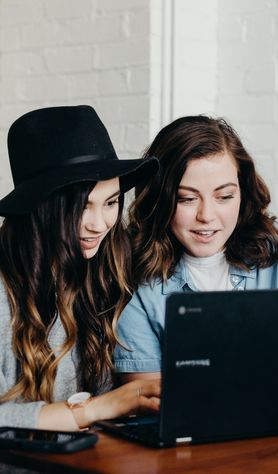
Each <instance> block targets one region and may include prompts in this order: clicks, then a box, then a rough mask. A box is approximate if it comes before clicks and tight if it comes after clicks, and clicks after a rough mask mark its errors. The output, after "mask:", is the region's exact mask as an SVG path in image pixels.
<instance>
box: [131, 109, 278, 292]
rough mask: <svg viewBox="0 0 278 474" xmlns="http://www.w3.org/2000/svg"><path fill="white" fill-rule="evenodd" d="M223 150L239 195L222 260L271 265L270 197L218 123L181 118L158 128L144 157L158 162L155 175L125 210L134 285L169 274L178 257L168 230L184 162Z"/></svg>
mask: <svg viewBox="0 0 278 474" xmlns="http://www.w3.org/2000/svg"><path fill="white" fill-rule="evenodd" d="M225 151H227V152H228V153H230V154H231V155H232V156H233V157H234V159H235V160H236V163H237V166H238V177H239V184H240V190H241V206H240V212H239V219H238V223H237V226H236V228H235V230H234V232H233V234H232V235H231V236H230V238H229V240H228V241H227V244H226V249H225V252H226V258H227V260H228V262H229V263H231V264H234V265H236V266H238V267H241V268H244V269H250V268H252V267H258V268H260V267H267V266H270V265H271V264H272V263H274V262H275V261H277V258H278V257H277V255H278V252H277V251H278V232H277V228H275V225H274V221H275V217H274V216H270V214H269V213H268V211H267V208H268V205H269V203H270V193H269V191H268V188H267V186H266V185H265V183H264V181H263V180H262V178H261V177H260V176H259V174H258V173H257V172H256V170H255V166H254V161H253V159H252V158H251V156H250V155H249V154H248V153H247V151H246V150H245V148H244V146H243V144H242V142H241V140H240V138H239V136H238V135H237V133H236V132H235V130H233V128H232V127H231V125H230V124H228V123H227V121H226V120H224V119H223V118H218V119H216V118H210V117H208V116H205V115H197V116H188V117H182V118H179V119H177V120H175V121H174V122H172V123H170V124H169V125H167V126H166V127H164V128H163V129H162V130H161V131H160V132H159V133H158V135H157V136H156V137H155V139H154V141H153V142H152V144H151V145H150V147H149V148H148V149H147V150H146V152H145V154H144V157H148V156H152V155H154V156H156V157H157V158H158V159H159V162H160V172H159V173H158V174H157V175H156V176H155V177H154V178H153V179H152V180H151V181H149V182H148V183H147V184H146V185H145V186H142V185H139V186H137V188H136V191H135V201H134V202H133V204H132V205H131V207H130V211H129V219H130V232H131V236H132V245H133V258H134V262H133V275H134V279H135V286H136V285H138V284H140V283H144V282H151V281H152V280H154V279H159V280H166V279H168V278H169V277H170V276H171V275H172V274H173V272H174V269H175V266H176V264H177V262H178V261H179V259H180V257H181V255H182V253H183V252H184V248H183V246H182V245H181V244H180V243H179V242H178V241H177V239H176V238H175V236H174V235H173V234H172V232H171V229H170V224H171V221H172V219H173V217H174V214H175V212H176V206H177V192H178V187H179V183H180V181H181V179H182V176H183V174H184V172H185V170H186V168H187V165H188V163H189V162H190V161H192V160H197V159H200V158H203V157H206V156H209V155H214V154H218V153H223V152H225Z"/></svg>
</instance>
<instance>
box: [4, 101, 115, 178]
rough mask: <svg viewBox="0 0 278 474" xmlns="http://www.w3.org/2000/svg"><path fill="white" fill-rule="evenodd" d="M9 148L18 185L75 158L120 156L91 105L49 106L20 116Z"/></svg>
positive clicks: (11, 135) (11, 130)
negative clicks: (117, 154)
mask: <svg viewBox="0 0 278 474" xmlns="http://www.w3.org/2000/svg"><path fill="white" fill-rule="evenodd" d="M8 151H9V157H10V165H11V171H12V176H13V181H14V184H15V186H17V185H19V184H20V183H22V182H24V181H26V180H28V179H30V178H33V177H34V176H38V175H40V174H42V173H44V172H45V171H46V170H48V169H51V168H55V167H59V166H60V165H67V164H70V161H71V160H72V159H73V158H78V157H86V156H97V158H98V159H99V160H101V159H102V160H105V159H110V160H111V159H117V156H116V153H115V150H114V147H113V145H112V142H111V140H110V137H109V135H108V132H107V130H106V128H105V126H104V125H103V123H102V121H101V120H100V118H99V117H98V115H97V113H96V111H95V110H94V109H93V108H92V107H90V106H88V105H78V106H63V107H47V108H44V109H38V110H34V111H32V112H28V113H27V114H25V115H23V116H21V117H20V118H19V119H17V120H16V121H15V122H14V123H13V124H12V126H11V127H10V130H9V133H8Z"/></svg>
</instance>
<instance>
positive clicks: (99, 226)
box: [84, 209, 107, 234]
mask: <svg viewBox="0 0 278 474" xmlns="http://www.w3.org/2000/svg"><path fill="white" fill-rule="evenodd" d="M84 225H85V227H86V229H87V230H89V231H90V232H96V233H99V234H101V233H102V232H105V231H106V230H107V225H106V221H105V218H104V215H103V213H102V210H101V209H98V210H97V209H92V210H89V211H87V213H86V217H85V219H84Z"/></svg>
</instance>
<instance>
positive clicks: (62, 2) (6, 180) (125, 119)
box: [0, 0, 150, 197]
mask: <svg viewBox="0 0 278 474" xmlns="http://www.w3.org/2000/svg"><path fill="white" fill-rule="evenodd" d="M149 29H150V25H149V2H148V0H0V197H1V196H3V195H5V194H6V193H7V192H8V191H10V189H11V188H12V181H11V176H10V170H9V164H8V158H7V149H6V135H7V129H8V127H9V126H10V124H11V123H12V122H13V121H14V120H15V119H16V118H17V117H18V116H20V115H21V114H23V113H25V112H27V111H29V110H31V109H34V108H37V107H43V106H48V105H49V106H51V105H62V104H91V105H93V106H95V107H96V110H97V111H98V113H99V115H100V117H101V118H102V119H103V121H104V123H105V125H106V126H107V128H108V130H109V133H110V135H111V138H112V141H113V143H114V145H115V147H116V150H117V152H118V154H119V156H120V157H121V158H126V157H138V155H139V154H140V153H141V152H142V148H143V147H144V146H145V145H146V143H147V142H148V140H149V128H148V127H149V54H150V52H149V51H150V48H149Z"/></svg>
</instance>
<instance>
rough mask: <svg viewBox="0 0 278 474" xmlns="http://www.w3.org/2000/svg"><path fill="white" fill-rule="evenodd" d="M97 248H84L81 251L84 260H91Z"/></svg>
mask: <svg viewBox="0 0 278 474" xmlns="http://www.w3.org/2000/svg"><path fill="white" fill-rule="evenodd" d="M97 251H98V248H97V249H92V250H85V251H84V253H83V256H84V258H85V260H91V258H93V257H94V256H95V255H96V254H97Z"/></svg>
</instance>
